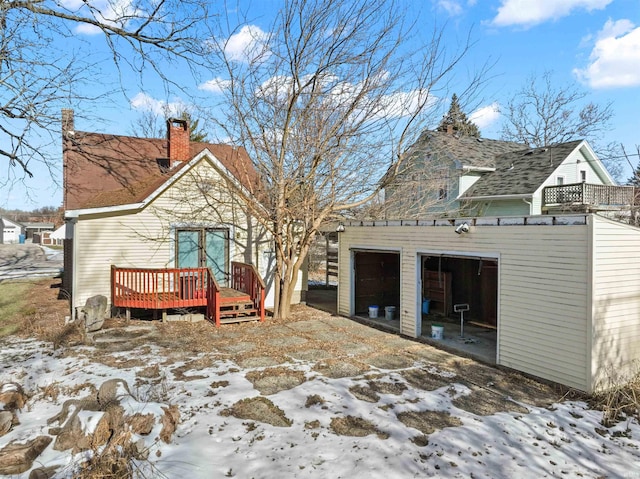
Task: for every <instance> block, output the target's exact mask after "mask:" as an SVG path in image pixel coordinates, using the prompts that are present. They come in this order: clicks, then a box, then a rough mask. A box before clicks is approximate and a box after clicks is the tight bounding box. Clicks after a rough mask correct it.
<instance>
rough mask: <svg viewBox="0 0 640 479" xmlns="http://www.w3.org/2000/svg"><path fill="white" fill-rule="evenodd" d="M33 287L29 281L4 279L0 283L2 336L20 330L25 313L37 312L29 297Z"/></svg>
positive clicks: (0, 334)
mask: <svg viewBox="0 0 640 479" xmlns="http://www.w3.org/2000/svg"><path fill="white" fill-rule="evenodd" d="M31 287H32V282H29V281H3V282H1V283H0V337H4V336H9V335H11V334H15V333H17V332H18V331H19V330H20V327H21V325H22V318H23V316H24V315H29V314H33V313H35V310H34V309H33V306H31V307H30V306H29V304H28V301H27V297H28V293H29V291H30V289H31Z"/></svg>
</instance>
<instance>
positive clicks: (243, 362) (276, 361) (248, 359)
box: [235, 356, 287, 369]
mask: <svg viewBox="0 0 640 479" xmlns="http://www.w3.org/2000/svg"><path fill="white" fill-rule="evenodd" d="M235 362H236V363H237V364H238V366H240V367H241V368H246V369H251V368H268V367H272V366H278V365H280V364H284V363H286V362H287V360H286V359H285V358H284V357H282V356H244V357H240V358H236V360H235Z"/></svg>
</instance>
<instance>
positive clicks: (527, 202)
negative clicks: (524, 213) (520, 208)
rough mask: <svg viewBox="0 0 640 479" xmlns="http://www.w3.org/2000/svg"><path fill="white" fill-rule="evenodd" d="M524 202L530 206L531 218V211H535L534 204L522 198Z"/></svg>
mask: <svg viewBox="0 0 640 479" xmlns="http://www.w3.org/2000/svg"><path fill="white" fill-rule="evenodd" d="M522 201H524V202H525V203H526V204H528V205H529V216H531V210H532V209H533V203H532V202H531V201H528V200H527V199H526V198H522Z"/></svg>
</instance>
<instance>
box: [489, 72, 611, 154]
mask: <svg viewBox="0 0 640 479" xmlns="http://www.w3.org/2000/svg"><path fill="white" fill-rule="evenodd" d="M586 98H587V93H586V92H584V91H581V90H580V89H578V88H577V87H576V86H574V85H564V86H556V85H555V84H554V80H553V73H552V72H549V71H547V72H545V73H544V74H542V76H540V77H536V76H535V75H532V76H531V77H530V78H529V79H528V81H527V83H526V84H525V86H524V87H522V89H520V90H519V91H518V92H517V93H515V94H514V95H513V97H511V99H510V100H509V101H508V103H507V105H506V107H505V108H504V109H503V110H502V114H503V115H504V118H505V123H504V124H503V127H502V139H503V140H507V141H516V142H518V143H526V144H528V145H530V146H533V147H541V146H547V145H553V144H557V143H564V142H566V141H570V140H577V139H585V138H586V139H589V140H598V139H600V138H601V137H602V135H603V133H604V132H605V131H607V130H608V129H609V128H610V121H611V118H612V117H613V110H612V107H611V103H607V104H606V105H598V104H596V103H593V102H588V103H586V104H585V103H584V102H583V100H585V99H586Z"/></svg>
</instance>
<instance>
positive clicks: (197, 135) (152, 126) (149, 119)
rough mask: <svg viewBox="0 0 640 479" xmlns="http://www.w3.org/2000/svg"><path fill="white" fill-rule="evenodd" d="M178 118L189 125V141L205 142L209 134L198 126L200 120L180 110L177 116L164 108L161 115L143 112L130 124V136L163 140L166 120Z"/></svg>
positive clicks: (165, 131)
mask: <svg viewBox="0 0 640 479" xmlns="http://www.w3.org/2000/svg"><path fill="white" fill-rule="evenodd" d="M169 118H179V119H181V120H186V121H187V124H188V125H189V141H195V142H206V141H208V136H209V134H208V133H207V131H206V130H205V129H204V128H203V127H201V126H200V119H199V118H193V116H192V114H191V113H189V111H187V110H186V109H185V110H182V111H180V112H179V113H177V114H174V113H173V112H171V111H170V110H169V109H168V108H165V109H164V111H163V113H162V114H158V113H157V112H155V111H153V110H144V111H143V112H142V113H141V114H140V116H139V117H138V118H136V120H135V121H133V122H132V124H131V128H130V130H131V134H132V135H133V136H137V137H139V138H164V137H166V135H167V120H168V119H169Z"/></svg>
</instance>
